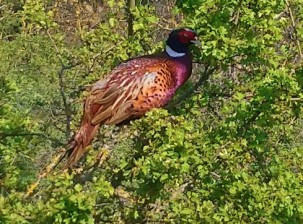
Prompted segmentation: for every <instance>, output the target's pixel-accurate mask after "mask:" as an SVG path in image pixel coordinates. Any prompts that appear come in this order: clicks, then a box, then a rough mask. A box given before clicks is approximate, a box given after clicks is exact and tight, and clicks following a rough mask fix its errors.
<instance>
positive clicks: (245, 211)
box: [0, 0, 303, 223]
mask: <svg viewBox="0 0 303 224" xmlns="http://www.w3.org/2000/svg"><path fill="white" fill-rule="evenodd" d="M181 26H189V27H192V28H194V29H195V30H196V31H197V32H198V33H199V36H200V39H201V41H202V47H201V48H199V49H198V48H195V49H193V51H194V55H195V66H194V74H193V77H192V79H191V80H190V82H189V83H188V84H187V85H186V86H185V87H184V88H183V89H181V90H180V91H179V92H178V95H177V96H176V98H175V100H174V101H173V102H172V103H171V104H170V105H168V107H167V108H166V109H158V110H153V111H151V112H150V113H148V114H147V116H146V117H144V118H142V119H139V120H136V121H133V122H131V124H130V125H127V126H121V127H112V126H108V127H107V126H106V127H103V128H102V129H101V130H100V132H99V134H98V137H97V139H96V141H95V142H94V144H93V146H92V148H93V150H90V152H89V154H88V155H87V157H86V159H85V160H83V161H82V163H81V164H80V165H81V166H79V167H80V168H79V169H75V171H74V172H73V173H70V174H69V173H62V172H60V171H56V172H55V173H54V174H53V175H51V176H49V177H48V178H46V179H44V180H43V181H41V183H40V185H39V186H38V188H37V189H36V190H35V191H34V193H33V195H32V196H31V197H29V198H26V199H25V198H24V195H25V192H26V189H27V186H28V185H29V184H31V183H33V182H34V181H35V180H36V179H37V175H38V174H39V171H40V170H41V169H42V168H43V167H45V166H46V165H48V164H50V163H51V161H52V160H53V157H54V156H56V155H57V154H58V152H59V150H60V149H61V148H62V147H64V146H65V144H66V143H67V141H68V139H69V138H70V136H71V135H72V133H74V131H75V130H76V129H77V127H78V124H79V120H80V117H81V113H82V109H81V108H82V102H83V100H84V99H85V94H86V92H85V89H86V87H87V86H88V85H90V84H91V83H93V82H94V81H95V80H97V79H99V78H100V77H103V76H104V75H106V74H107V73H108V72H109V71H110V70H111V69H112V68H113V67H114V66H116V65H117V64H119V63H120V62H121V61H123V60H125V59H127V58H129V57H132V56H138V55H144V54H149V53H153V52H156V51H159V50H161V49H162V47H163V40H164V39H165V38H166V36H167V34H168V33H169V31H170V30H171V29H172V28H176V27H181ZM302 40H303V2H302V0H270V1H269V0H260V1H255V0H247V1H242V0H184V1H181V0H180V1H179V0H165V1H161V0H160V1H156V0H155V1H152V0H150V1H149V0H145V1H143V0H142V1H133V0H132V1H128V2H125V1H121V0H118V1H117V0H107V1H105V0H104V1H103V0H64V1H59V0H58V1H50V0H26V1H25V0H0V58H1V59H0V191H1V193H0V223H302V222H303V187H302V186H303V132H302V128H303V121H302V100H303V94H302V87H303V68H302V61H303V55H302ZM97 158H99V159H97Z"/></svg>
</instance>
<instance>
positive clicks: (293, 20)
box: [285, 0, 303, 60]
mask: <svg viewBox="0 0 303 224" xmlns="http://www.w3.org/2000/svg"><path fill="white" fill-rule="evenodd" d="M285 3H286V5H287V8H288V12H289V16H290V19H291V24H292V27H293V29H294V33H295V36H296V42H297V47H298V51H299V56H300V59H301V60H302V59H303V54H302V49H301V45H300V41H299V38H298V32H297V29H296V23H295V19H294V16H293V13H292V10H291V8H290V5H289V2H288V0H285Z"/></svg>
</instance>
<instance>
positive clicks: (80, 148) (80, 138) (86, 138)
mask: <svg viewBox="0 0 303 224" xmlns="http://www.w3.org/2000/svg"><path fill="white" fill-rule="evenodd" d="M98 128H99V125H93V124H91V123H90V122H83V123H82V125H81V127H80V129H79V130H78V131H77V133H76V134H75V135H74V137H73V138H72V140H71V141H70V143H69V145H68V147H67V153H68V158H67V161H66V162H65V164H64V166H63V170H64V169H67V168H69V167H72V166H73V165H74V164H75V163H77V162H78V161H79V159H81V157H82V156H83V155H84V154H85V153H86V152H87V149H86V148H87V146H88V145H89V144H90V143H91V142H92V141H93V139H94V137H95V135H96V133H97V131H98Z"/></svg>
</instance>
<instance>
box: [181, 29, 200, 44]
mask: <svg viewBox="0 0 303 224" xmlns="http://www.w3.org/2000/svg"><path fill="white" fill-rule="evenodd" d="M196 39H197V36H196V34H195V33H194V32H192V31H189V30H183V31H181V32H179V40H180V42H181V43H183V44H188V43H189V42H190V41H193V40H196Z"/></svg>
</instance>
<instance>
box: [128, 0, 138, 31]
mask: <svg viewBox="0 0 303 224" xmlns="http://www.w3.org/2000/svg"><path fill="white" fill-rule="evenodd" d="M127 7H128V8H127V13H128V19H127V20H128V37H132V36H133V35H134V17H133V14H132V10H133V9H134V8H135V7H136V0H128V6H127Z"/></svg>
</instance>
